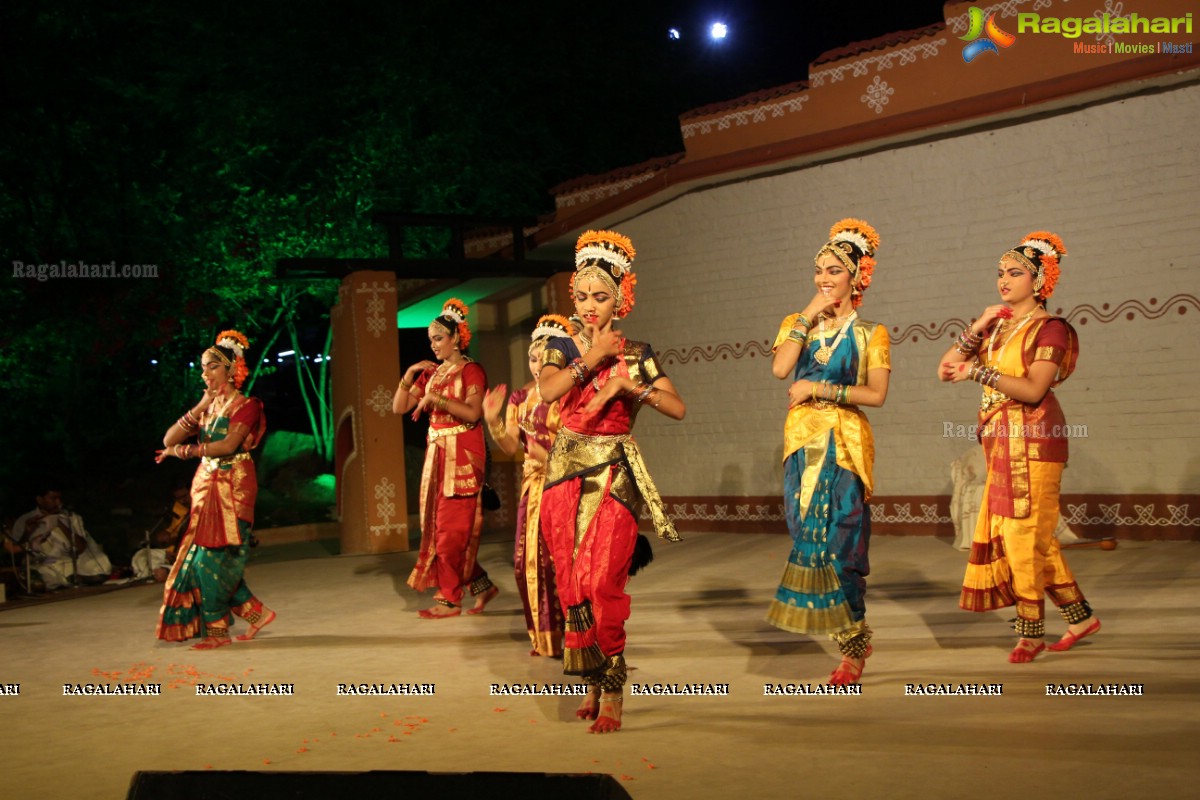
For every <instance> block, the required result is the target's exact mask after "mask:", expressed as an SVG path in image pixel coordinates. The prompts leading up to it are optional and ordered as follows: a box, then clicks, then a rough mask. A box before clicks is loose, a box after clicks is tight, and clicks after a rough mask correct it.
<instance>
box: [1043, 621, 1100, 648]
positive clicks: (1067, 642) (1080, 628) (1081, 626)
mask: <svg viewBox="0 0 1200 800" xmlns="http://www.w3.org/2000/svg"><path fill="white" fill-rule="evenodd" d="M1098 630H1100V620H1099V619H1098V618H1096V617H1094V616H1092V617H1088V618H1087V619H1085V620H1084V621H1083V622H1076V623H1075V624H1074V625H1068V626H1067V632H1066V633H1064V634H1063V637H1062V638H1061V639H1059V640H1058V641H1057V642H1055V643H1054V644H1050V645H1046V649H1047V650H1053V651H1054V652H1056V653H1062V652H1065V651H1067V650H1070V649H1071V648H1072V647H1074V646H1075V643H1076V642H1078V641H1079V640H1080V639H1082V638H1083V637H1085V636H1091V635H1092V634H1093V633H1095V632H1096V631H1098Z"/></svg>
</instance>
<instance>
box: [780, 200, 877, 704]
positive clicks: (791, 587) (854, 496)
mask: <svg viewBox="0 0 1200 800" xmlns="http://www.w3.org/2000/svg"><path fill="white" fill-rule="evenodd" d="M878 247H879V235H878V234H877V233H875V229H874V228H872V227H871V226H870V225H868V224H867V223H865V222H863V221H862V220H858V219H844V220H842V221H840V222H838V223H837V224H835V225H834V226H833V227H832V228H831V229H830V230H829V241H828V242H827V243H826V244H825V245H824V246H822V247H821V249H820V250H819V251H817V255H816V258H815V259H814V261H815V263H816V269H815V272H814V279H813V280H814V283H815V284H816V290H817V291H816V294H815V295H814V296H813V298H812V299H811V300H809V302H808V305H807V306H805V308H804V311H802V312H800V313H799V314H791V315H790V316H788V317H786V318H785V319H784V320H783V324H782V325H781V326H780V328H779V334H778V336H776V337H775V358H774V361H773V362H772V364H771V370H772V372H773V373H774V374H775V377H776V378H779V379H780V380H786V379H789V378H790V379H791V380H792V384H791V386H790V387H789V388H788V401H789V402H788V415H787V422H786V423H785V425H784V448H783V458H784V462H783V463H784V472H783V499H784V508H785V510H786V516H787V524H788V530H789V531H790V532H791V534H792V540H793V542H794V543H795V545H794V547H793V548H792V552H791V555H790V556H788V561H787V566H786V568H785V569H784V572H783V579H782V580H781V581H780V584H779V589H778V590H776V592H775V599H774V600H772V601H771V606H770V608H769V609H768V611H767V621H768V622H770V623H771V624H772V625H774V626H776V627H777V628H782V629H783V630H786V631H792V632H794V633H828V634H830V635H831V636H832V638H833V639H834V640H835V641H836V642H837V645H838V649H839V650H840V651H841V654H842V660H841V663H840V664H838V666H837V668H836V669H835V670H834V671H833V674H832V675H830V676H829V682H830V683H831V684H838V685H842V684H850V683H857V682H858V679H859V677H860V676H861V675H862V670H863V665H864V664H865V662H866V659H867V656H869V655H871V644H870V642H871V629H870V628H869V627H867V622H866V602H865V595H866V588H867V581H866V578H867V575H868V574H869V573H870V565H869V562H868V559H867V547H868V544H869V543H870V539H871V511H870V508H869V507H868V506H867V501H868V500H870V498H871V494H872V492H873V490H874V480H873V477H872V468H873V466H874V462H875V444H874V439H873V438H872V435H871V426H870V424H869V423H868V422H867V418H866V415H864V414H863V412H862V411H860V410H859V406H872V407H876V408H878V407H879V406H882V405H883V402H884V400H886V399H887V392H888V379H889V378H890V377H891V369H892V362H891V350H890V348H889V344H888V336H887V329H886V328H884V326H882V325H879V324H877V323H874V322H866V321H864V320H862V319H859V317H858V312H857V311H855V309H856V308H858V306H859V305H860V304H861V303H862V298H863V292H865V291H866V289H867V287H868V286H870V285H871V276H872V273H873V272H874V270H875V251H876V250H877V248H878Z"/></svg>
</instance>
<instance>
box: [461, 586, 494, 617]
mask: <svg viewBox="0 0 1200 800" xmlns="http://www.w3.org/2000/svg"><path fill="white" fill-rule="evenodd" d="M498 594H500V587H499V586H496V585H495V584H493V585H491V586H489V587H488V588H487V591H486V592H484V593H483V594H481V595H479V596H478V597H476V598H475V605H474V607H472V608H468V609H467V613H468V614H482V613H483V609H484V608H486V607H487V604H488V603H490V602H492V600H493V599H494V598H495V597H496V595H498Z"/></svg>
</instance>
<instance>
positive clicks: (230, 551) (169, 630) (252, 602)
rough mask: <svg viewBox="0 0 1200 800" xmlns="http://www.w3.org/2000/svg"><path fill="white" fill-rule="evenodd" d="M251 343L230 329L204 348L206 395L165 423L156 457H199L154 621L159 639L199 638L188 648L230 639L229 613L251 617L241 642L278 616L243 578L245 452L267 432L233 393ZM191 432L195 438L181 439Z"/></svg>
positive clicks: (254, 489) (251, 407) (255, 404)
mask: <svg viewBox="0 0 1200 800" xmlns="http://www.w3.org/2000/svg"><path fill="white" fill-rule="evenodd" d="M249 346H250V343H249V341H247V339H246V337H245V336H243V335H242V334H241V333H239V332H237V331H233V330H230V331H222V332H221V333H220V334H219V335H218V336H217V343H216V344H215V345H213V346H212V347H210V348H208V349H207V350H205V351H204V354H203V355H202V356H201V357H200V367H201V370H202V371H203V376H204V385H205V391H204V397H202V398H201V399H200V402H199V403H197V404H196V406H195V408H193V409H192V410H191V411H189V412H187V413H186V414H184V415H183V416H182V417H180V418H179V420H178V421H177V422H176V423H175V424H174V425H172V426H171V427H170V428H169V429H167V433H166V435H165V436H164V437H163V449H162V450H159V451H158V456H157V458H156V459H155V460H156V461H157V462H158V463H160V464H161V463H162V462H163V461H164V460H165V459H166V458H167V457H168V456H174V457H175V458H199V459H200V466H199V468H198V469H197V470H196V476H195V478H193V479H192V511H191V517H190V519H189V521H188V527H187V532H186V533H185V534H184V536H183V540H182V541H181V542H180V545H179V552H178V555H177V556H176V558H175V564H174V566H172V568H171V572H170V574H169V575H168V576H167V583H166V587H165V590H164V592H163V606H162V610H161V611H160V612H159V620H158V638H159V639H165V640H167V641H169V642H181V641H184V640H186V639H190V638H192V637H193V636H202V637H203V640H202V641H200V642H199V643H197V644H194V645H192V649H193V650H212V649H215V648H217V647H223V646H225V645H227V644H230V643H231V640H230V638H229V625H230V623H231V622H232V618H231V616H230V615H231V614H232V615H236V616H239V617H242V618H243V619H245V620H246V622H248V623H250V628H249V629H248V630H247V631H246V632H245V633H243V634H242V635H241V636H238V637H237V638H238V641H247V640H249V639H253V638H254V637H255V636H256V635H258V632H259V631H260V630H262V629H263V628H264V627H266V626H267V625H269V624H271V622H273V621H274V619H275V612H274V611H272V610H271V609H269V608H267V607H265V606H264V605H263V604H262V603H261V602H259V600H258V598H256V597H255V596H254V595H253V594H251V593H250V589H249V588H248V587H247V586H246V581H245V580H244V579H243V574H244V573H245V570H246V555H247V550H248V548H249V542H250V538H251V534H250V531H251V528H252V527H253V526H254V501H255V498H256V497H257V496H258V479H257V477H256V475H255V471H254V461H253V460H251V458H250V451H251V450H253V449H254V448H255V447H257V446H258V444H259V443H260V442H261V441H262V439H263V435H264V434H266V432H267V420H266V417H265V416H264V415H263V410H262V401H261V400H259V399H258V398H256V397H246V396H245V395H243V394H242V393H241V392H239V391H238V390H239V389H240V388H241V386H242V382H243V381H245V379H246V376H247V375H248V374H249V370H248V369H247V368H246V358H245V351H246V348H248V347H249ZM193 436H195V437H196V438H197V440H198V443H197V444H184V442H186V441H187V440H188V439H190V438H192V437H193Z"/></svg>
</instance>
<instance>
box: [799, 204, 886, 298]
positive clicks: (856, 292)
mask: <svg viewBox="0 0 1200 800" xmlns="http://www.w3.org/2000/svg"><path fill="white" fill-rule="evenodd" d="M878 249H879V234H878V233H876V232H875V229H874V228H872V227H871V226H870V224H868V223H867V222H865V221H864V220H861V219H853V218H850V217H847V218H846V219H842V220H838V221H837V222H835V223H834V224H833V227H832V228H830V229H829V241H828V242H826V243H825V244H824V245H823V246H822V247H821V249H820V250H818V251H817V255H816V256H815V257H814V258H813V261H814V262H815V261H819V260H820V259H821V256H823V255H825V254H826V253H828V254H830V255H832V256H833V257H834V258H836V259H837V260H838V261H840V262H842V266H844V267H845V268H846V269H848V270H850V274H851V275H852V276H853V280H852V283H853V287H854V288H853V290H852V292H851V295H850V302H851V304H852V305H853V306H854V307H855V308H858V307H859V306H860V305H862V296H863V292H865V291H866V290H867V287H868V286H870V285H871V276H872V275H874V274H875V251H876V250H878Z"/></svg>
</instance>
